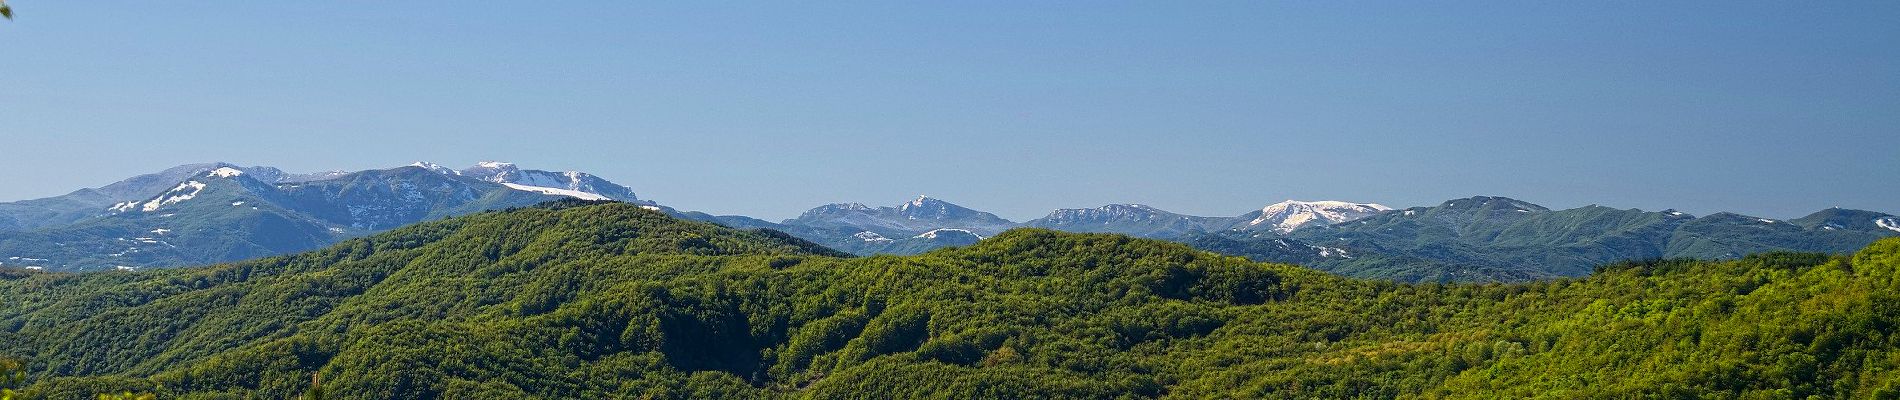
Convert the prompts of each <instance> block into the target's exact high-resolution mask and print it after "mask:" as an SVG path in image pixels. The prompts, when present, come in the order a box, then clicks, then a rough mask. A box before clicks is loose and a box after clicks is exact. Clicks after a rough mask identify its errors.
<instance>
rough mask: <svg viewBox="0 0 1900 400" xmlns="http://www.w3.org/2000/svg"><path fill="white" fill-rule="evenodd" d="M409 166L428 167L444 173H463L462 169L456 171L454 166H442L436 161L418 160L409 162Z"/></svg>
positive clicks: (430, 169) (432, 170)
mask: <svg viewBox="0 0 1900 400" xmlns="http://www.w3.org/2000/svg"><path fill="white" fill-rule="evenodd" d="M409 166H411V167H416V168H422V169H426V170H429V171H430V172H434V173H438V174H443V175H461V174H462V173H461V172H460V171H456V170H455V169H454V168H449V167H444V166H442V164H436V163H432V162H428V161H417V162H415V163H414V164H409Z"/></svg>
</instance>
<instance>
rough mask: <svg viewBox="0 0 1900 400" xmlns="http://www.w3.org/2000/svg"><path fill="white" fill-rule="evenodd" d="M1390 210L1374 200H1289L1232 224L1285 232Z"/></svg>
mask: <svg viewBox="0 0 1900 400" xmlns="http://www.w3.org/2000/svg"><path fill="white" fill-rule="evenodd" d="M1391 210H1392V208H1391V207H1386V206H1383V205H1379V204H1372V203H1348V202H1343V201H1297V200H1287V201H1282V202H1279V203H1275V204H1273V205H1269V206H1267V207H1266V208H1262V209H1261V210H1260V211H1255V212H1251V213H1247V214H1244V215H1241V216H1239V217H1236V218H1234V219H1235V221H1234V223H1233V224H1232V225H1230V226H1229V228H1230V229H1235V230H1243V231H1251V230H1266V231H1272V232H1274V233H1279V234H1286V233H1290V232H1293V231H1296V230H1299V229H1302V228H1308V227H1314V226H1326V225H1332V224H1337V223H1341V222H1347V221H1353V220H1358V219H1360V218H1365V217H1370V216H1373V215H1378V214H1379V213H1382V212H1386V211H1391Z"/></svg>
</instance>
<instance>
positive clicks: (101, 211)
mask: <svg viewBox="0 0 1900 400" xmlns="http://www.w3.org/2000/svg"><path fill="white" fill-rule="evenodd" d="M482 167H490V168H482ZM471 170H473V171H472V172H476V173H475V174H473V175H474V176H465V175H463V174H462V172H461V171H454V170H450V169H447V168H443V167H441V166H439V165H433V164H426V163H419V164H417V165H412V166H406V167H399V168H393V169H382V170H367V171H358V172H350V173H341V174H338V173H320V174H291V173H285V172H283V171H282V170H279V169H276V168H271V167H239V166H236V165H232V164H227V163H210V164H192V165H185V166H179V167H176V168H172V169H168V170H166V171H163V172H160V173H156V174H147V175H141V176H139V177H134V178H132V179H128V180H125V181H121V182H119V183H115V184H113V185H108V186H106V187H102V188H98V189H86V190H81V191H79V192H75V193H74V194H71V195H68V196H64V197H63V198H53V199H41V200H30V201H25V202H15V203H5V204H0V221H18V220H46V219H48V217H50V216H57V217H59V218H63V219H65V220H64V221H59V222H56V223H42V224H40V225H35V226H32V228H33V229H32V230H31V231H25V230H16V231H13V232H6V230H5V229H0V258H4V257H9V256H10V257H21V258H22V259H26V258H32V259H35V260H39V261H36V263H39V264H41V265H37V266H41V267H45V268H47V269H49V270H97V269H112V268H115V267H119V266H125V267H131V268H139V267H167V266H179V265H195V264H208V263H214V262H223V261H234V260H239V259H244V258H252V257H261V256H268V255H275V254H282V253H287V252H294V251H302V250H307V249H311V248H316V247H321V246H326V245H329V244H332V243H335V242H337V241H339V240H342V239H345V238H348V237H353V236H357V235H362V234H367V233H372V232H377V231H381V230H386V229H391V228H396V227H400V226H403V225H408V224H413V223H416V222H421V221H426V220H432V219H440V218H443V217H448V216H453V215H460V214H468V213H474V212H480V211H485V210H492V209H500V208H508V207H522V206H530V205H534V204H539V203H543V202H547V201H553V200H559V199H563V198H581V199H588V200H606V199H619V198H626V199H633V197H632V196H633V192H632V190H629V189H626V188H625V187H623V186H620V185H617V184H613V183H612V182H608V181H606V180H604V179H600V178H598V177H594V176H592V175H588V174H584V173H579V172H568V173H552V172H546V171H534V170H521V169H518V168H513V166H512V165H509V164H505V163H485V164H483V165H478V166H477V168H472V169H471ZM318 178H321V179H318ZM160 179H173V181H172V182H169V183H164V184H162V185H161V184H159V183H158V182H161V181H160ZM516 182H525V183H516ZM542 185H558V187H555V186H542ZM107 200H110V202H108V201H107ZM649 204H650V203H649ZM54 206H56V207H57V208H58V209H54ZM649 207H650V208H653V209H660V207H657V206H649ZM62 210H63V211H62ZM666 211H670V210H666ZM8 226H14V227H17V226H20V225H18V224H12V225H8Z"/></svg>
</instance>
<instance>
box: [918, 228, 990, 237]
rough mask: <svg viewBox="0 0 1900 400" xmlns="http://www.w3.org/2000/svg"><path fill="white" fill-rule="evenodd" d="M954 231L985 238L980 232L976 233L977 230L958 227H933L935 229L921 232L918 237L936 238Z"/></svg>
mask: <svg viewBox="0 0 1900 400" xmlns="http://www.w3.org/2000/svg"><path fill="white" fill-rule="evenodd" d="M952 232H955V233H962V234H966V235H970V236H975V237H976V238H977V239H982V238H983V235H978V234H976V232H970V231H969V230H967V229H956V228H942V229H933V230H931V231H929V232H924V233H923V234H921V235H917V238H919V239H936V238H937V236H941V235H944V234H948V233H952Z"/></svg>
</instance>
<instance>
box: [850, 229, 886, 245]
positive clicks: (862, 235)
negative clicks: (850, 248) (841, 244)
mask: <svg viewBox="0 0 1900 400" xmlns="http://www.w3.org/2000/svg"><path fill="white" fill-rule="evenodd" d="M851 237H855V238H858V239H860V240H863V241H866V242H889V241H891V238H887V237H884V235H879V234H877V232H872V231H864V232H858V233H857V234H856V235H851Z"/></svg>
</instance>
